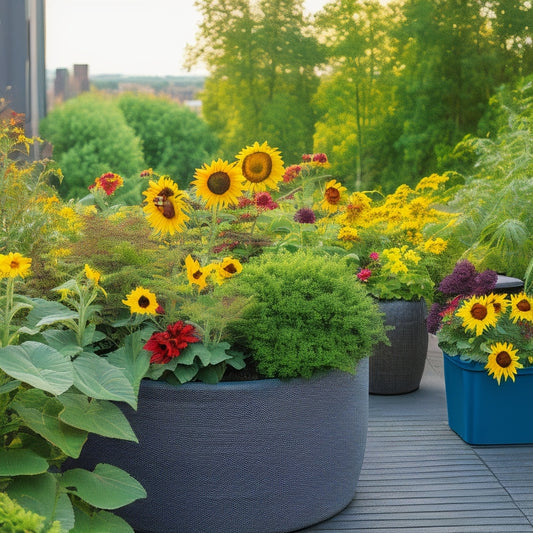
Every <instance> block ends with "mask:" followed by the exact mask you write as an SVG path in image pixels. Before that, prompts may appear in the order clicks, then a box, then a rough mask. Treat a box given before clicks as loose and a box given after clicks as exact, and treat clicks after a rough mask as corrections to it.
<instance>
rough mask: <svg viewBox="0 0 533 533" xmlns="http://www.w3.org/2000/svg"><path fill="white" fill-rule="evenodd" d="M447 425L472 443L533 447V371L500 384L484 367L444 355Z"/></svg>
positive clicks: (519, 371)
mask: <svg viewBox="0 0 533 533" xmlns="http://www.w3.org/2000/svg"><path fill="white" fill-rule="evenodd" d="M444 378H445V383H446V405H447V407H448V424H449V426H450V428H451V429H452V430H453V431H455V432H456V433H457V434H458V435H459V436H460V437H461V438H462V439H463V440H464V441H465V442H468V443H469V444H533V420H532V419H531V402H532V400H533V368H523V369H518V372H517V375H516V376H515V381H514V382H513V381H510V380H509V379H508V380H507V381H503V380H502V381H501V382H500V385H498V382H497V381H496V380H495V379H494V378H493V377H492V376H489V375H488V374H487V370H486V369H485V368H484V365H482V364H480V363H466V362H463V361H461V360H460V359H459V358H458V357H450V356H449V355H447V354H444Z"/></svg>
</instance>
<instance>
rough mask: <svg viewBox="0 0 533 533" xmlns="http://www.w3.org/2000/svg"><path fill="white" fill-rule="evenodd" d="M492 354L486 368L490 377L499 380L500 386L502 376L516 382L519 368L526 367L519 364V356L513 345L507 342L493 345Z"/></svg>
mask: <svg viewBox="0 0 533 533" xmlns="http://www.w3.org/2000/svg"><path fill="white" fill-rule="evenodd" d="M490 349H491V353H490V355H489V359H488V361H487V364H486V365H485V368H486V369H487V370H488V371H489V376H491V375H492V377H493V378H494V379H496V380H498V385H499V384H500V380H501V379H502V376H503V377H504V378H505V381H507V378H511V379H512V380H513V381H514V377H515V375H516V370H517V368H524V366H523V365H522V364H521V363H519V362H518V359H519V358H518V356H517V355H516V352H517V351H518V350H513V345H512V344H511V343H507V342H503V343H502V342H497V343H496V344H491V346H490Z"/></svg>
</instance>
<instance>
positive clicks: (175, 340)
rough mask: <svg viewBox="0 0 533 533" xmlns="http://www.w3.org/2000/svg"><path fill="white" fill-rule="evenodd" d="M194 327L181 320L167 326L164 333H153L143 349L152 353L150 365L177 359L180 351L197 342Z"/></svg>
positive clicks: (198, 339) (197, 338)
mask: <svg viewBox="0 0 533 533" xmlns="http://www.w3.org/2000/svg"><path fill="white" fill-rule="evenodd" d="M195 333H196V331H195V329H194V326H191V325H190V324H184V323H183V322H182V321H181V320H178V322H176V323H174V324H171V325H170V326H167V329H166V331H158V332H156V333H153V334H152V336H151V337H150V339H149V340H148V342H147V343H146V344H145V345H144V349H145V350H147V351H149V352H152V357H151V358H150V363H158V364H165V363H168V362H169V361H170V360H171V359H173V358H174V357H178V356H179V354H180V351H181V350H184V349H185V348H187V346H188V345H189V344H191V343H193V342H199V341H200V338H199V337H196V335H195Z"/></svg>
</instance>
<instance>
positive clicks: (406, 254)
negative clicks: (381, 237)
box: [382, 244, 422, 274]
mask: <svg viewBox="0 0 533 533" xmlns="http://www.w3.org/2000/svg"><path fill="white" fill-rule="evenodd" d="M382 256H383V258H385V259H386V260H387V261H386V262H384V264H383V269H384V270H388V271H389V272H391V273H392V274H399V273H401V272H404V273H407V272H409V264H414V265H418V263H419V262H420V260H421V259H422V258H421V257H420V256H419V255H418V254H417V253H416V252H415V251H414V250H412V249H410V248H409V247H408V246H407V245H406V244H405V245H404V246H402V247H401V248H386V249H385V250H383V252H382Z"/></svg>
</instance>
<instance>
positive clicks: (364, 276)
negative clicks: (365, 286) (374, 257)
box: [357, 268, 372, 282]
mask: <svg viewBox="0 0 533 533" xmlns="http://www.w3.org/2000/svg"><path fill="white" fill-rule="evenodd" d="M371 275H372V270H370V269H368V268H362V269H361V270H360V271H359V272H358V273H357V277H358V278H359V279H360V280H361V281H363V282H366V281H368V278H369V277H370V276H371Z"/></svg>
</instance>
